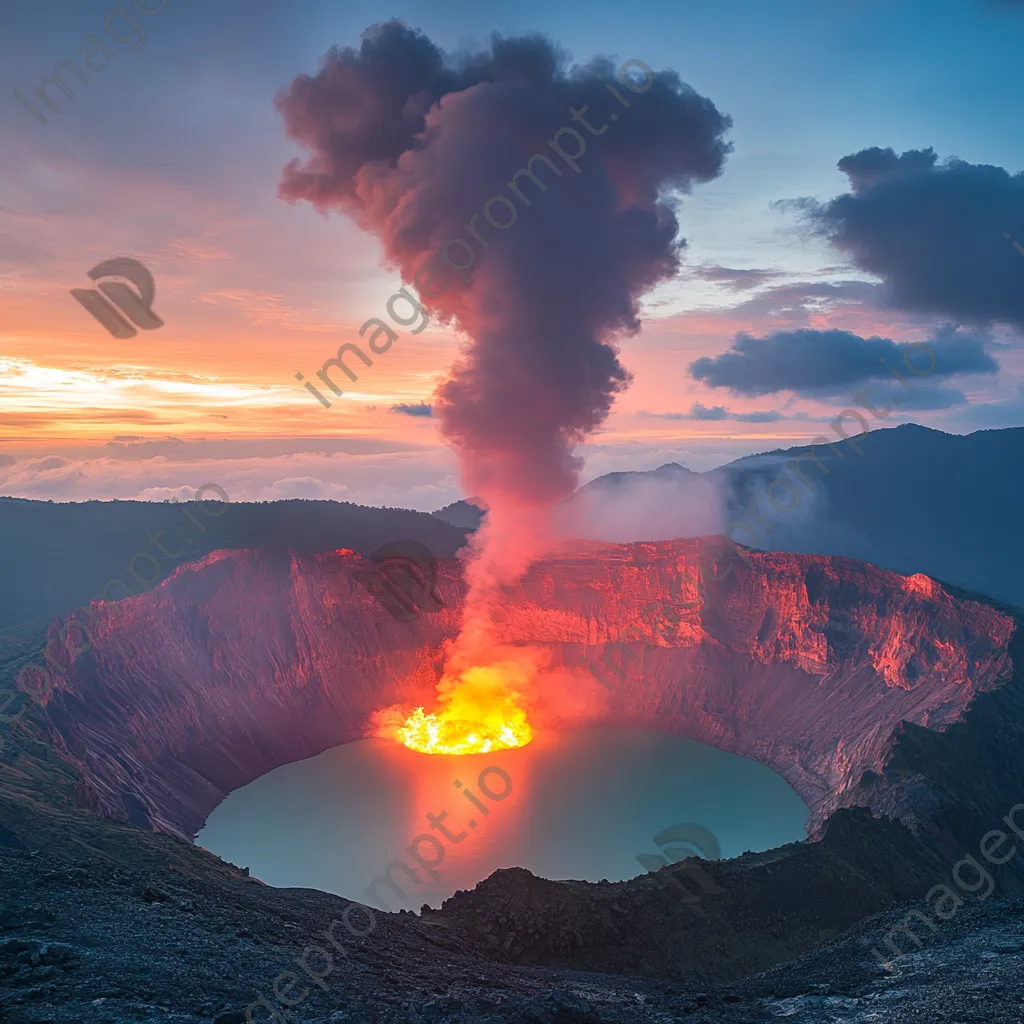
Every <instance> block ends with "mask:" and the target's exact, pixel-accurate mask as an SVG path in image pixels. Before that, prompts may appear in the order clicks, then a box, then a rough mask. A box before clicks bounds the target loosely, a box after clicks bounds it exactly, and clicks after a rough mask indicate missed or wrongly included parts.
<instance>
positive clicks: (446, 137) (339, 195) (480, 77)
mask: <svg viewBox="0 0 1024 1024" xmlns="http://www.w3.org/2000/svg"><path fill="white" fill-rule="evenodd" d="M619 77H620V76H619V69H618V68H616V67H615V66H614V65H612V64H611V62H609V61H607V60H604V59H597V60H594V61H592V62H591V63H590V64H589V65H587V66H584V67H570V66H569V64H568V61H567V60H566V58H565V56H564V55H563V54H562V53H561V51H559V50H558V49H557V48H556V47H555V46H554V45H553V44H552V43H551V42H549V41H548V40H546V39H544V38H543V37H540V36H529V37H523V38H501V37H500V36H497V35H496V36H494V37H493V38H492V40H491V43H490V47H489V49H487V50H484V51H483V52H480V53H476V54H472V55H469V56H463V57H461V58H459V59H457V60H456V59H450V58H448V57H447V56H445V55H444V54H443V53H442V52H441V50H439V49H438V48H437V47H436V46H435V45H434V44H433V43H432V42H431V41H430V40H429V39H427V38H426V37H425V36H424V35H422V34H421V33H419V32H415V31H413V30H412V29H410V28H408V27H407V26H405V25H403V24H401V23H399V22H397V21H392V22H388V23H387V24H384V25H377V26H374V27H373V28H372V29H369V30H368V31H367V32H366V33H364V36H363V41H362V45H361V46H360V48H359V49H358V50H355V49H344V50H342V49H338V48H334V49H332V50H331V51H330V52H329V53H328V54H327V56H326V58H325V59H324V61H323V64H322V67H321V69H320V70H319V72H318V73H317V74H316V75H314V76H312V77H310V76H306V75H303V76H300V77H299V78H297V79H296V80H295V81H294V82H293V83H292V85H291V87H290V88H289V89H287V90H286V91H285V92H284V93H283V94H282V95H281V96H280V97H279V99H278V108H279V110H280V111H281V113H282V115H283V117H284V121H285V127H286V130H287V132H288V134H289V136H290V137H291V138H293V139H295V140H296V141H297V142H299V143H301V144H302V145H303V146H305V147H306V149H307V150H308V151H309V158H308V160H307V161H306V162H305V163H301V162H300V161H297V160H296V161H292V163H290V164H289V165H288V166H287V167H286V168H285V171H284V176H283V180H282V183H281V186H280V194H281V195H282V197H284V198H285V199H288V200H292V201H295V200H305V201H307V202H309V203H311V204H313V206H315V207H316V208H317V209H319V210H324V211H326V210H335V209H336V210H341V211H343V212H345V213H347V214H349V215H350V216H351V217H352V218H353V219H354V220H355V221H356V222H357V223H358V224H359V225H360V226H361V227H362V228H364V229H365V230H367V231H371V232H374V233H375V234H377V235H379V236H380V238H381V241H382V243H383V248H384V252H385V255H386V258H387V260H388V261H389V263H390V264H391V265H392V266H394V267H396V268H398V270H399V271H400V272H401V275H402V279H403V280H404V281H406V282H414V287H416V289H417V290H418V291H419V293H420V296H421V300H422V301H423V303H424V305H425V306H427V308H428V309H429V311H430V313H431V314H432V315H433V316H436V317H437V318H438V319H440V320H441V321H442V322H450V321H454V322H455V323H456V324H457V325H458V326H459V327H460V328H462V329H463V330H464V331H465V333H466V334H467V335H468V336H469V338H470V339H471V340H470V344H469V345H468V346H467V347H466V349H465V350H464V352H463V353H462V356H461V358H460V360H459V361H458V362H457V364H456V366H455V368H454V369H453V371H452V373H451V375H450V378H449V379H448V380H447V381H446V382H445V383H444V384H442V386H441V387H440V388H439V390H438V393H437V398H436V400H435V402H434V409H435V414H436V415H437V417H438V420H439V423H440V429H441V432H442V434H443V436H444V437H445V438H446V439H447V440H448V441H449V443H451V444H452V445H453V447H455V449H456V450H457V451H458V452H459V455H460V459H461V462H462V467H463V477H464V479H463V484H464V486H465V487H466V488H467V490H468V491H469V492H470V493H476V494H481V495H482V496H484V497H485V498H486V499H487V500H488V501H489V502H490V503H491V504H492V507H493V504H494V502H495V500H496V499H497V498H500V496H502V495H506V496H508V498H509V500H510V501H515V502H548V501H553V500H555V499H557V498H561V497H564V496H567V495H568V494H570V493H572V491H573V490H574V489H575V487H576V484H577V478H578V472H579V462H578V460H577V459H575V458H574V457H573V455H572V452H573V449H574V447H575V446H576V444H578V443H579V441H581V440H582V439H583V438H584V437H585V436H586V435H587V434H588V433H590V432H591V431H592V430H594V429H595V428H596V427H597V426H598V425H599V424H600V423H601V422H602V420H603V419H604V418H605V416H606V415H607V413H608V411H609V409H610V408H611V404H612V401H613V399H614V396H615V394H616V393H617V392H618V391H620V390H621V389H622V388H624V387H625V386H626V385H627V384H628V382H629V375H628V374H627V373H626V371H625V369H624V368H623V366H622V365H621V364H620V363H619V361H618V358H617V350H616V348H615V339H616V338H617V337H618V336H620V335H621V334H622V333H624V332H634V331H636V330H638V329H639V311H638V305H637V303H638V299H639V297H640V295H642V294H643V293H644V292H646V291H647V290H648V289H650V288H651V287H653V286H654V285H655V284H657V283H658V282H659V281H663V280H666V279H667V278H670V277H671V276H672V275H674V274H675V273H676V272H677V271H678V269H679V252H680V248H681V246H682V245H683V244H684V243H683V242H682V241H680V240H679V239H678V238H677V233H678V229H679V222H678V220H677V217H676V213H675V209H674V204H675V203H676V202H677V201H678V197H679V196H680V195H681V194H684V193H686V192H689V191H690V190H691V188H692V187H693V185H694V184H695V183H697V182H701V181H708V180H710V179H712V178H715V177H716V176H717V175H718V174H720V173H721V171H722V168H723V166H724V161H725V157H726V154H727V153H728V151H729V149H730V146H729V145H728V144H727V143H726V142H725V141H724V138H723V136H724V134H725V132H726V131H727V130H728V128H729V127H730V124H731V122H730V120H729V118H728V117H726V116H724V115H723V114H721V113H720V112H719V111H718V110H717V109H716V108H715V106H714V104H713V103H712V102H711V101H710V100H709V99H706V98H705V97H703V96H701V95H699V94H698V93H697V92H695V91H694V90H693V89H692V88H691V87H690V86H688V85H685V84H684V83H683V82H681V81H680V79H679V77H678V76H677V75H676V73H675V72H673V71H658V72H654V73H653V74H652V75H651V77H650V79H649V80H647V82H646V85H647V87H646V88H645V89H644V90H643V91H642V92H639V91H637V90H635V89H634V88H633V87H631V86H630V87H627V86H625V85H623V84H620V85H619V86H618V88H619V91H620V92H623V90H625V94H626V95H627V96H628V103H629V107H628V109H627V108H625V107H624V106H621V105H619V104H618V101H617V100H615V99H614V98H613V96H612V94H611V92H610V91H609V90H608V89H607V88H606V87H605V82H604V81H602V78H603V79H605V80H607V81H610V82H615V81H616V80H617V79H619ZM643 78H644V75H643V73H642V72H641V75H640V79H637V77H636V75H635V73H634V74H633V75H631V80H632V81H633V82H634V83H635V85H637V86H639V85H641V84H644V83H643ZM570 107H573V108H575V109H576V110H577V111H579V112H581V113H582V115H583V116H584V117H585V118H586V119H587V120H588V121H589V123H590V124H591V125H592V126H593V127H594V131H595V134H594V135H593V136H591V135H590V134H589V129H585V128H584V126H583V124H582V123H576V122H574V120H573V118H572V115H571V114H570V112H569V108H570ZM570 130H571V131H572V132H574V133H576V136H577V137H576V138H573V136H572V135H570V134H569V131H570ZM556 133H561V135H560V136H558V145H560V146H561V148H562V149H563V151H565V152H567V153H568V154H573V153H575V151H576V150H577V149H579V150H580V151H581V154H580V156H579V158H578V159H576V158H573V162H574V163H575V165H576V166H575V167H574V166H573V165H572V163H570V162H567V161H565V160H564V158H563V157H561V156H559V155H558V154H557V150H556V149H555V148H554V147H553V146H552V142H553V141H555V140H556ZM580 133H582V134H580ZM577 139H578V141H577ZM533 154H540V157H538V159H537V160H536V161H535V162H534V163H533V165H532V168H533V171H534V172H535V173H536V176H537V182H531V180H530V179H529V178H527V177H525V175H523V176H519V178H518V188H519V190H520V191H521V193H522V195H525V196H526V199H525V200H523V198H522V195H517V194H515V193H514V192H513V191H512V190H511V189H510V188H509V187H508V186H507V184H506V183H508V182H509V181H510V180H513V179H514V176H515V175H516V174H517V172H518V171H520V170H521V169H522V170H525V168H526V166H527V161H529V160H531V156H532V155H533ZM491 200H494V201H495V205H493V206H490V205H488V206H486V207H485V204H490V203H491ZM485 210H490V216H491V217H492V218H493V219H492V220H490V221H489V220H488V219H486V218H485V216H484V213H485ZM471 218H474V221H473V222H474V223H475V225H476V228H475V229H476V231H478V232H480V233H481V236H482V238H483V243H481V242H479V241H478V240H475V239H474V237H473V236H472V235H471V234H470V233H469V231H468V230H467V227H466V225H467V223H468V222H470V220H471ZM496 222H498V223H501V222H504V227H503V228H502V227H498V224H497V223H496ZM510 222H511V223H510ZM504 228H509V229H510V230H504ZM456 238H458V239H461V240H462V244H463V245H466V246H467V247H468V253H467V251H466V249H463V248H462V247H461V246H459V247H455V248H453V249H452V250H451V252H450V254H449V255H450V256H451V259H452V260H455V261H456V262H458V263H460V264H462V265H463V266H464V267H466V268H467V270H468V273H465V272H464V273H463V274H460V275H457V274H455V273H452V272H449V270H450V267H451V264H450V263H449V264H448V265H447V266H446V265H443V264H441V263H440V262H439V260H438V257H437V255H436V253H437V250H438V248H439V247H440V246H445V245H446V244H448V243H449V241H450V240H452V239H456ZM470 254H472V263H470ZM425 266H433V267H434V268H436V270H437V273H434V274H427V276H426V280H425V281H420V282H415V281H414V279H415V277H416V274H417V272H418V271H420V270H421V268H423V267H425ZM441 279H443V281H442V280H441ZM428 293H429V294H428Z"/></svg>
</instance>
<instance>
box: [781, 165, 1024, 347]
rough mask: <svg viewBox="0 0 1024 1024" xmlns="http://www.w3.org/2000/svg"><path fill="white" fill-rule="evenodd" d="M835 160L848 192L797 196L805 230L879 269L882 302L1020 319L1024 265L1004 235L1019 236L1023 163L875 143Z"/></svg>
mask: <svg viewBox="0 0 1024 1024" xmlns="http://www.w3.org/2000/svg"><path fill="white" fill-rule="evenodd" d="M839 168H840V170H842V171H843V172H844V173H845V174H846V175H847V176H848V177H849V179H850V186H851V189H852V191H851V192H849V193H847V194H845V195H841V196H838V197H836V198H835V199H833V200H832V201H831V202H827V203H816V202H814V201H812V200H802V201H800V202H799V203H798V206H799V208H800V209H801V210H802V212H803V213H804V215H805V216H806V217H807V218H808V219H809V221H810V223H811V225H812V227H813V228H814V230H816V231H817V232H819V233H820V234H822V235H824V236H825V237H827V238H828V239H829V240H830V241H831V242H832V244H833V245H835V246H836V247H837V248H839V249H841V250H842V251H844V252H846V253H847V254H848V255H849V256H850V258H851V259H852V260H853V261H854V263H855V264H856V265H857V266H858V267H859V268H860V269H861V270H864V271H867V272H869V273H871V274H876V275H878V276H879V277H880V278H882V280H883V282H884V285H885V300H886V302H887V303H888V304H890V305H892V306H893V307H895V308H898V309H904V310H907V311H910V312H915V313H925V314H929V315H937V316H943V317H949V318H952V319H954V320H955V321H957V322H958V323H964V324H975V325H985V324H991V323H1008V324H1015V325H1016V326H1018V327H1022V326H1024V267H1022V265H1021V263H1020V257H1019V256H1018V255H1017V253H1016V252H1014V250H1013V248H1012V246H1011V245H1010V243H1009V242H1007V241H1006V239H1005V238H1004V232H1009V233H1010V234H1011V235H1012V236H1013V237H1014V238H1018V239H1024V173H1020V174H1016V175H1011V174H1009V173H1008V172H1007V171H1006V170H1004V169H1003V168H1002V167H994V166H991V165H988V164H970V163H967V162H966V161H963V160H958V159H955V158H951V159H949V160H947V161H945V162H944V163H941V164H940V163H938V162H937V158H936V154H935V152H934V151H933V150H931V149H926V150H908V151H907V152H906V153H903V154H902V155H900V156H897V155H896V153H895V152H894V151H893V150H892V149H879V148H877V147H873V148H871V149H865V150H861V151H860V152H858V153H853V154H850V155H849V156H845V157H843V159H842V160H840V161H839Z"/></svg>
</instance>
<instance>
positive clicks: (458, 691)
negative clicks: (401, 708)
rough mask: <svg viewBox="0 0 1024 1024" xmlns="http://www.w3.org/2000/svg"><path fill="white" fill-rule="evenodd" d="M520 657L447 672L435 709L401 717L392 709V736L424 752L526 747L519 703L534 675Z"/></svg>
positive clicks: (527, 732) (528, 732) (528, 734)
mask: <svg viewBox="0 0 1024 1024" xmlns="http://www.w3.org/2000/svg"><path fill="white" fill-rule="evenodd" d="M531 669H532V666H531V665H529V664H524V663H523V662H519V661H501V662H496V663H494V664H491V665H476V666H473V667H471V668H467V669H464V670H463V671H462V672H460V673H459V674H457V675H451V674H449V673H447V672H446V673H445V675H444V676H443V677H442V679H441V682H440V683H439V684H438V688H437V689H438V701H439V702H440V704H441V707H440V709H439V710H438V711H436V712H433V713H431V714H427V712H426V710H425V709H424V708H422V707H419V708H416V709H415V710H414V711H413V712H412V714H410V715H408V716H406V718H405V720H404V721H399V720H397V715H395V714H394V712H396V711H397V709H392V714H391V715H390V716H389V718H390V719H391V724H392V729H393V731H394V735H395V738H396V739H398V740H399V741H400V742H401V743H404V744H405V746H407V747H409V748H410V749H412V750H418V751H419V752H420V753H423V754H486V753H489V752H490V751H492V750H509V749H511V748H513V747H524V746H526V744H527V743H529V742H530V741H531V740H532V739H533V729H532V727H531V726H530V723H529V721H528V720H527V716H526V711H525V709H524V708H523V707H522V705H521V703H520V701H521V699H522V688H523V687H524V686H525V685H526V684H527V683H528V682H529V680H530V678H531V677H532V675H533V672H532V671H531Z"/></svg>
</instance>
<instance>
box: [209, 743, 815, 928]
mask: <svg viewBox="0 0 1024 1024" xmlns="http://www.w3.org/2000/svg"><path fill="white" fill-rule="evenodd" d="M807 815H808V812H807V807H806V805H805V804H804V803H803V801H802V800H801V799H800V797H798V796H797V795H796V793H795V792H794V791H793V790H792V789H791V788H790V787H789V785H788V784H787V783H786V782H785V781H784V780H783V779H782V778H781V777H780V776H778V775H777V774H776V773H775V772H773V771H772V770H771V769H769V768H766V767H765V766H764V765H761V764H758V763H757V762H756V761H751V760H749V759H748V758H745V757H738V756H736V755H735V754H727V753H725V752H723V751H721V750H717V749H716V748H714V747H710V746H708V745H707V744H704V743H698V742H697V741H695V740H687V739H681V738H680V737H677V736H669V735H666V734H663V733H656V732H647V731H642V730H638V729H614V728H588V729H579V730H575V731H570V732H562V733H555V734H551V735H548V736H545V737H541V738H538V739H536V740H535V741H534V742H533V743H531V744H530V745H529V746H527V747H524V748H522V749H520V750H505V751H500V752H498V753H496V754H480V755H473V756H470V757H436V756H429V755H424V754H417V753H415V752H414V751H411V750H407V749H405V748H404V747H401V746H398V745H397V744H395V743H392V742H389V741H386V740H361V741H359V742H356V743H348V744H345V745H344V746H340V747H335V748H333V749H332V750H328V751H325V752H324V753H322V754H320V755H319V756H317V757H312V758H309V759H308V760H306V761H298V762H296V763H294V764H289V765H284V766H282V767H280V768H276V769H275V770H274V771H272V772H268V773H267V774H266V775H264V776H263V777H262V778H259V779H256V780H255V781H253V782H251V783H249V784H248V785H247V786H244V787H242V788H241V789H239V790H236V791H235V792H234V793H231V794H230V795H229V796H228V797H227V798H226V799H225V800H224V801H223V802H222V803H221V804H220V806H219V807H217V808H216V809H215V810H214V811H213V813H212V814H211V815H210V817H209V819H208V820H207V822H206V825H205V826H204V828H203V829H202V831H201V832H200V833H199V835H198V836H197V838H196V842H197V843H198V844H199V845H200V846H204V847H206V849H208V850H211V851H213V852H214V853H216V854H218V855H219V856H221V857H223V858H225V859H226V860H229V861H231V862H233V863H235V864H239V865H243V866H248V867H249V869H250V872H251V874H253V875H254V876H256V877H257V878H260V879H262V880H263V881H264V882H267V883H268V884H270V885H275V886H301V887H306V888H314V889H324V890H326V891H328V892H334V893H338V894H339V895H341V896H345V897H347V898H349V899H353V900H357V901H358V902H361V903H367V904H369V905H371V906H374V907H377V908H380V909H385V910H399V909H406V910H418V909H419V908H420V907H421V906H422V905H423V904H424V903H428V904H430V905H431V906H434V907H437V906H439V905H440V903H441V901H442V900H443V899H446V898H447V897H448V896H451V895H452V894H453V893H454V892H455V891H456V890H458V889H471V888H473V886H474V885H476V883H477V882H479V881H481V880H482V879H484V878H486V877H487V876H488V875H489V874H491V872H493V871H495V870H496V869H497V868H501V867H513V866H519V867H525V868H528V869H529V870H530V871H532V872H533V873H534V874H536V875H540V876H542V877H544V878H572V879H582V880H587V881H600V880H601V879H607V880H608V881H617V880H621V879H625V878H632V877H633V876H635V875H639V874H642V873H643V872H644V871H645V870H650V869H653V868H656V867H657V866H658V865H660V864H663V863H669V862H670V861H673V860H678V859H681V858H682V857H684V856H688V855H694V854H697V855H700V856H704V857H706V858H708V859H714V858H715V857H716V856H717V855H719V854H720V855H721V856H722V857H734V856H737V855H738V854H741V853H743V852H745V851H748V850H750V851H760V850H767V849H771V848H772V847H775V846H781V845H782V844H784V843H788V842H793V841H794V840H800V839H803V838H805V835H806V833H805V826H806V823H807ZM638 858H639V859H638ZM396 861H400V862H402V864H404V865H405V866H406V867H407V868H408V871H407V870H405V868H403V867H402V866H401V865H398V866H394V867H392V869H391V878H392V880H393V881H394V883H395V884H394V885H389V884H387V882H386V881H380V882H378V883H377V884H376V886H375V885H374V881H375V879H383V878H384V877H385V871H386V869H387V868H388V865H389V864H393V863H394V862H396ZM368 888H369V889H370V892H367V889H368Z"/></svg>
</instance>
